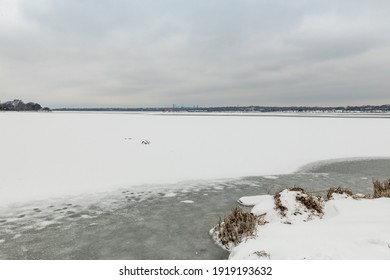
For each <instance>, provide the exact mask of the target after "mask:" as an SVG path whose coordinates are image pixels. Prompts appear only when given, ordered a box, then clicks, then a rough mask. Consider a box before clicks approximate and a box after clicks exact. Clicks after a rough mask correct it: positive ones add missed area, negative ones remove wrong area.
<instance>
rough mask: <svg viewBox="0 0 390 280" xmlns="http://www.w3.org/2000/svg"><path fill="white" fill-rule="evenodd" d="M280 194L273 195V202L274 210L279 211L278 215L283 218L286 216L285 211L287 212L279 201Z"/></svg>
mask: <svg viewBox="0 0 390 280" xmlns="http://www.w3.org/2000/svg"><path fill="white" fill-rule="evenodd" d="M280 193H281V191H280V192H277V193H276V194H275V195H274V201H275V209H276V210H279V212H280V214H281V215H282V216H283V217H284V216H286V211H287V210H288V209H287V207H285V206H284V205H283V204H282V201H281V200H280Z"/></svg>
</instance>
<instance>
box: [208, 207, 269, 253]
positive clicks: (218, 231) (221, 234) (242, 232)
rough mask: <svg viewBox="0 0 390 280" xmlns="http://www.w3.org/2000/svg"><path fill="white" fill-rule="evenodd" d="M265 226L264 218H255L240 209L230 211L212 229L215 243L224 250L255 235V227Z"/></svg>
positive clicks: (255, 216)
mask: <svg viewBox="0 0 390 280" xmlns="http://www.w3.org/2000/svg"><path fill="white" fill-rule="evenodd" d="M261 224H265V219H264V216H257V215H254V214H252V213H250V212H248V211H245V210H244V209H242V208H240V207H235V208H233V209H232V211H231V213H230V214H228V215H226V216H225V217H224V218H223V219H222V218H220V220H219V222H218V224H217V225H216V226H215V228H214V235H215V236H216V238H217V241H218V242H220V243H221V244H222V245H223V246H225V247H226V248H229V247H230V246H231V244H234V245H237V244H239V243H240V242H241V241H242V240H243V239H244V238H246V237H251V236H255V235H256V230H257V226H258V225H261Z"/></svg>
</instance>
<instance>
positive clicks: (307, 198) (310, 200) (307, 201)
mask: <svg viewBox="0 0 390 280" xmlns="http://www.w3.org/2000/svg"><path fill="white" fill-rule="evenodd" d="M293 189H296V187H294V188H292V189H290V190H293ZM296 191H299V192H300V193H299V194H298V195H297V196H296V199H297V200H298V201H299V202H300V203H302V204H303V205H305V207H306V208H307V209H308V210H311V211H315V212H317V213H318V214H323V213H324V211H323V208H322V204H321V198H319V197H315V196H312V195H311V194H308V193H307V192H305V190H303V189H302V188H298V190H296Z"/></svg>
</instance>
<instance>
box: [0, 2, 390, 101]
mask: <svg viewBox="0 0 390 280" xmlns="http://www.w3.org/2000/svg"><path fill="white" fill-rule="evenodd" d="M15 98H18V99H22V100H24V101H33V102H38V103H40V104H41V105H43V106H50V107H54V108H55V107H64V106H69V107H139V106H141V107H146V106H152V107H157V106H172V104H177V105H199V106H215V105H221V106H223V105H321V106H327V105H362V104H373V105H377V104H389V103H390V1H386V0H384V1H381V0H376V1H372V0H367V1H364V0H327V1H323V0H0V101H2V102H4V101H7V100H13V99H15Z"/></svg>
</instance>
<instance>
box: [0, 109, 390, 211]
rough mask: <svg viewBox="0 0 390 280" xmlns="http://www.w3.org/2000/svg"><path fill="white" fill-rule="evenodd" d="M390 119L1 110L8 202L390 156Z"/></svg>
mask: <svg viewBox="0 0 390 280" xmlns="http://www.w3.org/2000/svg"><path fill="white" fill-rule="evenodd" d="M389 123H390V119H389V118H382V119H380V118H353V117H352V118H341V119H340V118H317V117H315V116H313V117H305V118H294V117H286V116H284V117H278V116H266V117H262V116H261V115H253V116H247V115H244V114H242V115H237V114H236V115H228V114H225V115H196V114H193V115H183V114H178V115H175V114H141V113H132V114H130V113H120V114H119V113H65V112H53V113H22V112H17V113H9V112H1V113H0V147H1V156H0V178H1V183H0V194H1V195H0V206H4V205H7V204H9V203H14V202H20V201H27V200H36V199H47V198H52V197H61V196H65V195H78V194H82V193H96V192H103V191H108V190H114V189H118V188H122V187H126V188H128V187H131V186H139V185H143V184H165V183H177V182H181V181H186V180H208V179H222V178H236V177H242V176H265V175H270V174H286V173H291V172H293V171H295V170H297V169H298V168H299V167H301V166H303V165H306V164H308V163H310V162H314V161H319V160H329V159H334V158H353V157H389V156H390V149H389V145H388V139H389V136H390V130H389V129H388V127H389ZM378 133H380V137H376V136H375V137H372V134H375V135H378ZM143 140H148V141H150V144H147V145H145V144H142V141H143Z"/></svg>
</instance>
